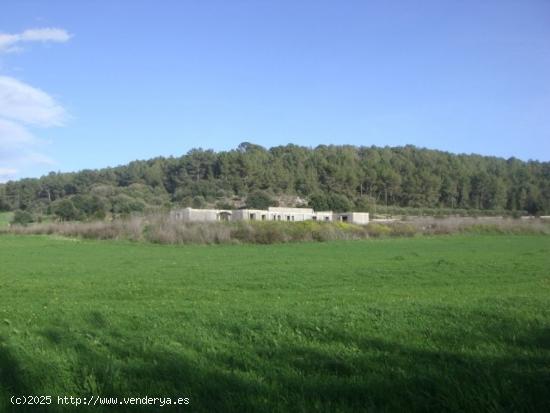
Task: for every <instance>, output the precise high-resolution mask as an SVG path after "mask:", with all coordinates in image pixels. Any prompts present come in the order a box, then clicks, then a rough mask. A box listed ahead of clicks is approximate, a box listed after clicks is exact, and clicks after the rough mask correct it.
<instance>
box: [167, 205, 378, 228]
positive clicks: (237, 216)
mask: <svg viewBox="0 0 550 413" xmlns="http://www.w3.org/2000/svg"><path fill="white" fill-rule="evenodd" d="M170 216H171V217H172V218H175V219H180V220H182V221H186V222H201V221H206V222H213V221H221V220H230V221H285V222H299V221H309V220H315V221H320V222H330V221H343V222H349V223H353V224H362V225H364V224H368V223H369V214H368V213H366V212H345V213H337V214H336V213H333V212H332V211H318V212H315V211H313V209H311V208H280V207H277V208H275V207H270V208H269V210H267V211H266V210H261V209H236V210H233V211H228V210H221V209H193V208H184V209H178V210H173V211H171V212H170Z"/></svg>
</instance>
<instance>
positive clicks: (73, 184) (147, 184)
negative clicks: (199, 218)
mask: <svg viewBox="0 0 550 413" xmlns="http://www.w3.org/2000/svg"><path fill="white" fill-rule="evenodd" d="M281 195H296V196H297V197H299V198H301V199H302V200H303V203H308V204H309V205H311V206H313V207H314V208H316V209H318V210H326V209H333V210H348V209H355V210H372V209H373V208H376V206H377V205H378V207H379V208H380V206H381V205H383V206H386V205H393V206H396V207H397V206H398V207H408V208H412V207H414V208H446V209H461V210H493V211H494V210H508V211H528V212H529V213H532V214H541V213H549V212H550V162H535V161H529V162H523V161H520V160H518V159H515V158H511V159H507V160H506V159H502V158H496V157H486V156H479V155H455V154H451V153H447V152H441V151H436V150H428V149H420V148H416V147H414V146H405V147H395V148H390V147H384V148H380V147H355V146H347V145H346V146H332V145H331V146H324V145H321V146H318V147H316V148H314V149H312V148H306V147H301V146H296V145H287V146H277V147H273V148H270V149H265V148H263V147H261V146H258V145H254V144H251V143H242V144H241V145H239V146H238V147H237V149H234V150H231V151H227V152H214V151H212V150H202V149H193V150H191V151H189V152H188V153H187V154H186V155H183V156H181V157H178V158H175V157H169V158H162V157H159V158H155V159H151V160H147V161H134V162H131V163H130V164H128V165H125V166H119V167H115V168H105V169H99V170H83V171H81V172H76V173H50V174H49V175H47V176H43V177H41V178H39V179H22V180H19V181H14V182H8V183H6V184H2V185H0V209H2V210H19V209H20V210H26V211H29V212H31V213H33V214H45V213H55V212H56V211H57V212H59V211H61V213H58V215H59V216H60V217H65V218H67V219H70V218H87V217H92V216H95V217H101V216H105V214H125V213H130V212H132V211H144V210H148V209H155V208H168V207H170V206H173V205H181V206H187V205H190V206H195V207H202V206H206V205H211V206H214V205H217V206H218V207H223V208H229V207H232V206H239V205H242V203H240V201H241V200H246V199H247V197H248V203H249V204H252V205H253V206H256V204H258V203H259V204H262V203H265V202H269V198H271V199H273V200H275V199H277V197H278V196H281ZM266 198H267V201H266Z"/></svg>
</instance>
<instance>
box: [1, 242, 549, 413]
mask: <svg viewBox="0 0 550 413" xmlns="http://www.w3.org/2000/svg"><path fill="white" fill-rule="evenodd" d="M549 389H550V237H549V236H543V235H453V236H439V237H422V238H401V239H379V240H363V241H335V242H326V243H294V244H276V245H213V246H204V245H185V246H181V245H180V246H178V245H157V244H147V243H139V242H134V243H132V242H129V241H94V240H74V239H70V238H64V237H61V236H31V235H27V236H17V235H2V236H0V411H1V412H4V411H12V410H13V411H18V412H22V411H31V412H37V411H45V412H57V411H67V412H69V411H75V408H74V407H70V406H69V407H65V408H62V407H59V406H56V405H55V404H53V405H50V406H49V407H47V406H42V407H40V408H34V409H33V408H28V407H27V408H12V407H11V406H10V404H9V396H11V395H27V394H33V395H53V396H55V397H57V396H58V395H61V396H64V395H68V396H70V395H74V396H88V395H101V396H120V397H123V396H126V397H132V396H134V397H143V396H146V395H147V396H170V397H180V396H181V397H189V398H190V401H191V403H190V405H188V406H180V407H179V408H174V407H172V408H171V407H164V408H161V407H152V406H132V407H124V406H120V407H118V408H109V407H100V406H96V407H90V408H83V407H80V409H78V411H93V412H108V411H129V412H155V411H193V412H317V411H326V412H379V411H389V412H402V411H412V412H423V411H437V412H439V411H450V412H465V411H468V412H505V411H518V412H521V411H525V412H527V411H532V412H538V411H550V390H549Z"/></svg>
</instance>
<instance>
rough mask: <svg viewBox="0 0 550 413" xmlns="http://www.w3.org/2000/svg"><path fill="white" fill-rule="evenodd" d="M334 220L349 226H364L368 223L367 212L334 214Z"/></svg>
mask: <svg viewBox="0 0 550 413" xmlns="http://www.w3.org/2000/svg"><path fill="white" fill-rule="evenodd" d="M334 220H335V221H340V222H348V223H350V224H359V225H366V224H368V223H369V213H368V212H341V213H338V214H334Z"/></svg>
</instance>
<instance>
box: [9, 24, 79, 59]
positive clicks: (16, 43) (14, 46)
mask: <svg viewBox="0 0 550 413" xmlns="http://www.w3.org/2000/svg"><path fill="white" fill-rule="evenodd" d="M71 37H72V36H71V35H70V34H69V33H68V32H67V31H66V30H63V29H58V28H54V27H45V28H37V29H28V30H25V31H24V32H22V33H16V34H10V33H0V53H10V52H15V51H19V50H21V47H20V44H21V43H25V42H42V43H45V42H56V43H64V42H67V41H68V40H69V39H70V38H71Z"/></svg>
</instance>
